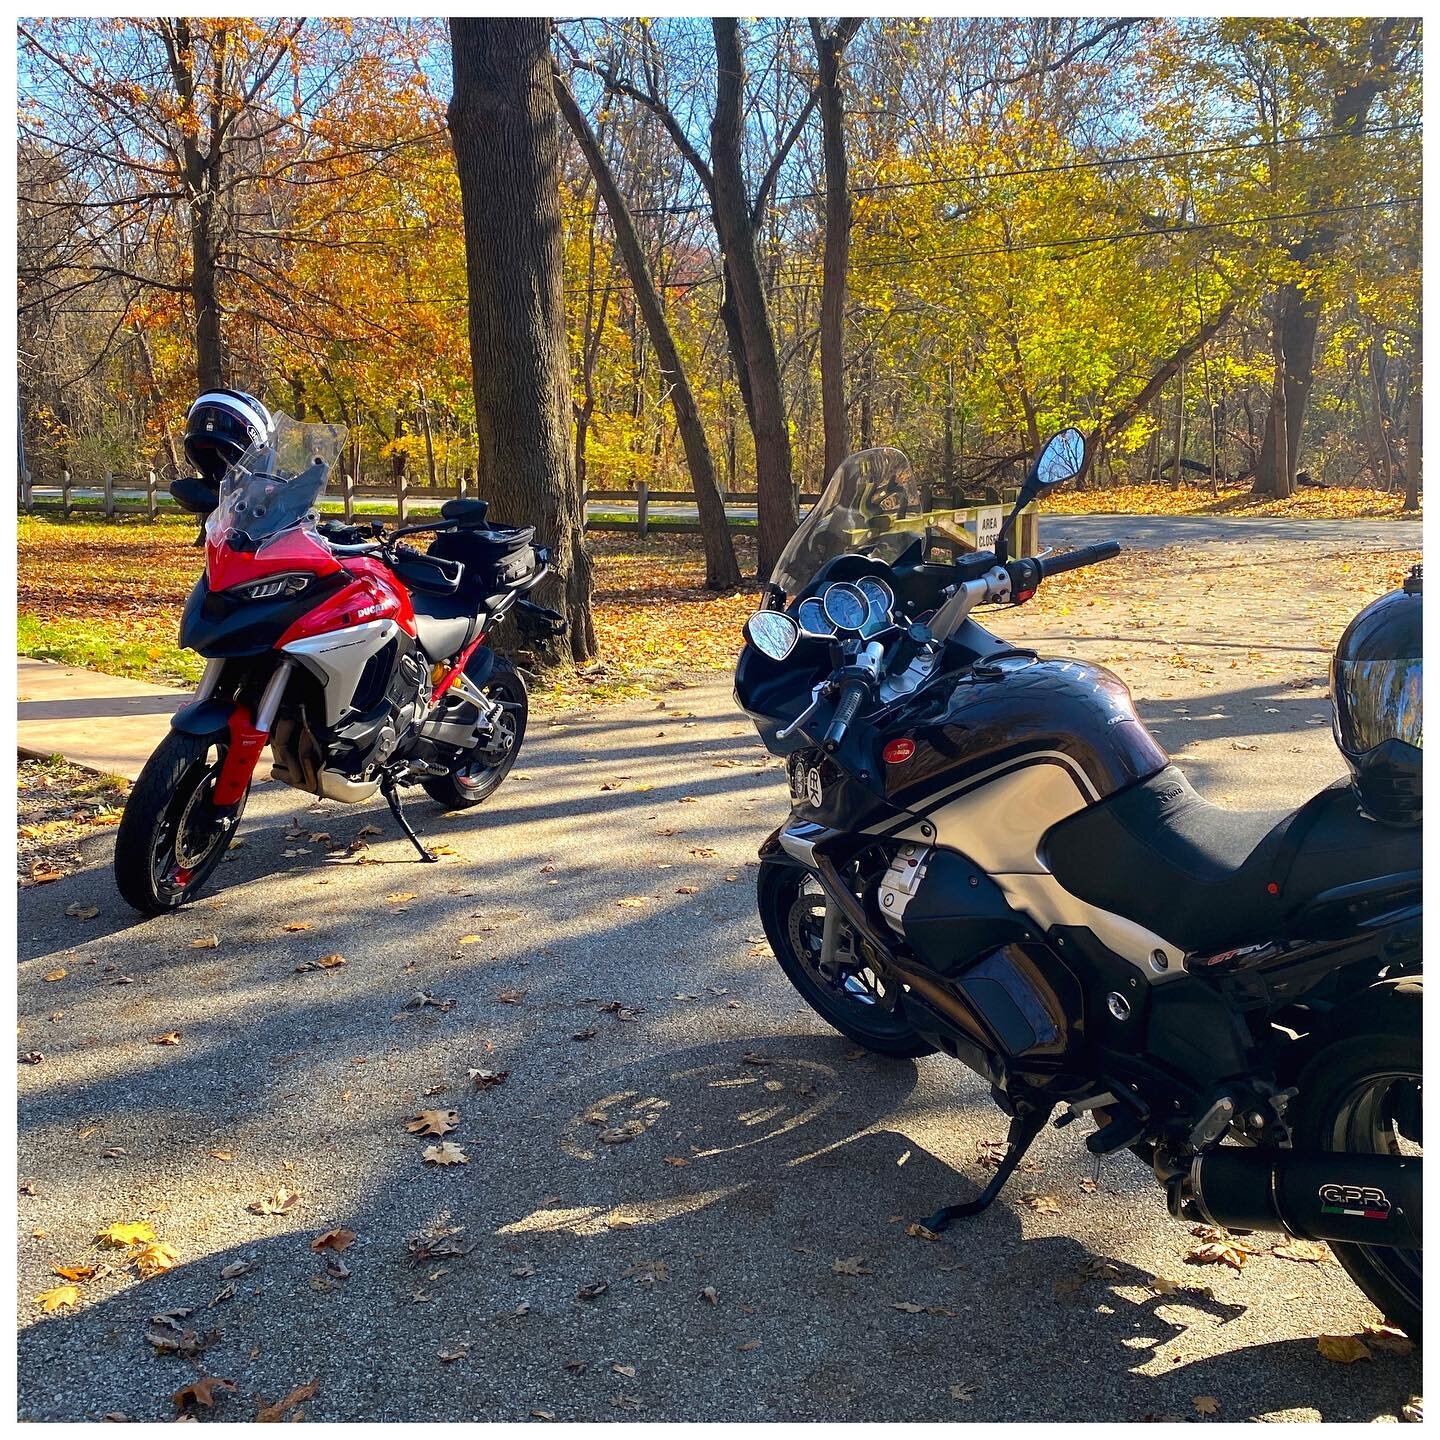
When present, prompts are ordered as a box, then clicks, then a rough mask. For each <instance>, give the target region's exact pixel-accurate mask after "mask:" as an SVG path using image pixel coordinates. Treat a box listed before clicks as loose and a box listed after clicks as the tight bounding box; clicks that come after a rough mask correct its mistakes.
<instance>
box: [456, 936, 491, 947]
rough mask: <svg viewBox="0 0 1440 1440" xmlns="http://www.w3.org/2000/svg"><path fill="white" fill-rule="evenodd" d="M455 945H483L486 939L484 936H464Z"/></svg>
mask: <svg viewBox="0 0 1440 1440" xmlns="http://www.w3.org/2000/svg"><path fill="white" fill-rule="evenodd" d="M455 943H456V944H457V945H483V944H484V943H485V937H484V936H483V935H462V936H461V937H460V938H459V939H458V940H457V941H456V942H455Z"/></svg>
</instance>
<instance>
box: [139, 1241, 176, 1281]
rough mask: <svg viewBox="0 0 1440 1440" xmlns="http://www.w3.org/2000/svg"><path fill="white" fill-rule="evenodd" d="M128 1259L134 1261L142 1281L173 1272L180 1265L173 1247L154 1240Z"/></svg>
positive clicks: (164, 1242)
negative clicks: (166, 1272)
mask: <svg viewBox="0 0 1440 1440" xmlns="http://www.w3.org/2000/svg"><path fill="white" fill-rule="evenodd" d="M130 1258H131V1259H132V1260H134V1262H135V1268H136V1269H137V1270H138V1271H139V1272H140V1278H141V1279H142V1280H149V1279H150V1278H151V1277H152V1276H154V1275H161V1274H163V1273H164V1272H165V1271H166V1270H173V1269H174V1268H175V1267H176V1265H178V1264H179V1263H180V1257H179V1256H178V1255H177V1254H176V1253H175V1247H174V1246H173V1245H170V1244H168V1243H167V1242H166V1241H164V1240H156V1241H155V1242H154V1243H153V1244H151V1245H146V1246H144V1247H143V1248H142V1249H140V1250H137V1251H136V1252H135V1253H134V1255H132V1256H131V1257H130Z"/></svg>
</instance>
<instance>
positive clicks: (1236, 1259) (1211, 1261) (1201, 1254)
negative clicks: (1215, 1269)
mask: <svg viewBox="0 0 1440 1440" xmlns="http://www.w3.org/2000/svg"><path fill="white" fill-rule="evenodd" d="M1247 1253H1248V1252H1247V1251H1245V1250H1242V1249H1241V1248H1240V1247H1239V1246H1238V1245H1227V1244H1226V1243H1225V1242H1224V1241H1223V1240H1209V1241H1207V1242H1206V1243H1205V1244H1204V1245H1197V1246H1196V1247H1195V1248H1194V1249H1193V1250H1192V1251H1191V1252H1190V1253H1189V1254H1188V1255H1187V1256H1186V1257H1185V1263H1186V1264H1187V1265H1228V1266H1229V1267H1230V1268H1231V1269H1232V1270H1239V1269H1240V1268H1241V1267H1242V1266H1243V1265H1244V1264H1245V1256H1246V1254H1247Z"/></svg>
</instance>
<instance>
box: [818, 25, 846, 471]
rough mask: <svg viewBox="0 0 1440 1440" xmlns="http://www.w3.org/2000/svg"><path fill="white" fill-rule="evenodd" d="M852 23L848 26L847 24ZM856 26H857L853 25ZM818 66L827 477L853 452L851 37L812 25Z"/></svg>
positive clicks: (822, 371) (822, 366) (822, 370)
mask: <svg viewBox="0 0 1440 1440" xmlns="http://www.w3.org/2000/svg"><path fill="white" fill-rule="evenodd" d="M846 23H849V22H846ZM854 23H856V24H858V22H854ZM810 29H811V32H812V33H813V34H814V37H815V51H816V55H817V56H818V58H819V62H820V80H819V90H820V124H821V136H822V140H821V144H822V149H823V151H824V155H825V254H824V261H823V266H822V274H821V288H820V400H821V406H822V409H823V410H824V416H825V419H824V425H825V474H826V476H827V477H828V476H830V475H833V474H834V473H835V471H836V470H837V469H838V468H839V466H840V462H841V461H842V460H844V458H845V457H846V455H848V454H849V453H850V417H849V415H848V413H847V411H846V408H845V276H846V272H847V271H848V269H849V265H850V225H851V218H852V217H851V208H850V175H849V165H848V161H847V159H846V154H845V98H844V95H843V93H842V90H841V83H840V62H841V57H842V54H843V48H844V45H845V41H846V39H847V38H848V35H849V33H853V32H847V31H845V30H838V31H835V32H833V33H831V32H827V31H826V30H825V29H824V27H823V26H822V25H821V23H820V21H819V20H814V19H812V20H811V21H810Z"/></svg>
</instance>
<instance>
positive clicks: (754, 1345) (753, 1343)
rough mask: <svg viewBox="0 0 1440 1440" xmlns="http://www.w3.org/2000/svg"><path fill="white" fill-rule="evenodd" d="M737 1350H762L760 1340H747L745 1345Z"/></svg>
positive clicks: (738, 1346)
mask: <svg viewBox="0 0 1440 1440" xmlns="http://www.w3.org/2000/svg"><path fill="white" fill-rule="evenodd" d="M735 1348H736V1349H737V1350H758V1349H759V1348H760V1342H759V1341H758V1340H747V1341H746V1342H745V1343H744V1344H743V1345H737V1346H736V1347H735Z"/></svg>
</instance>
